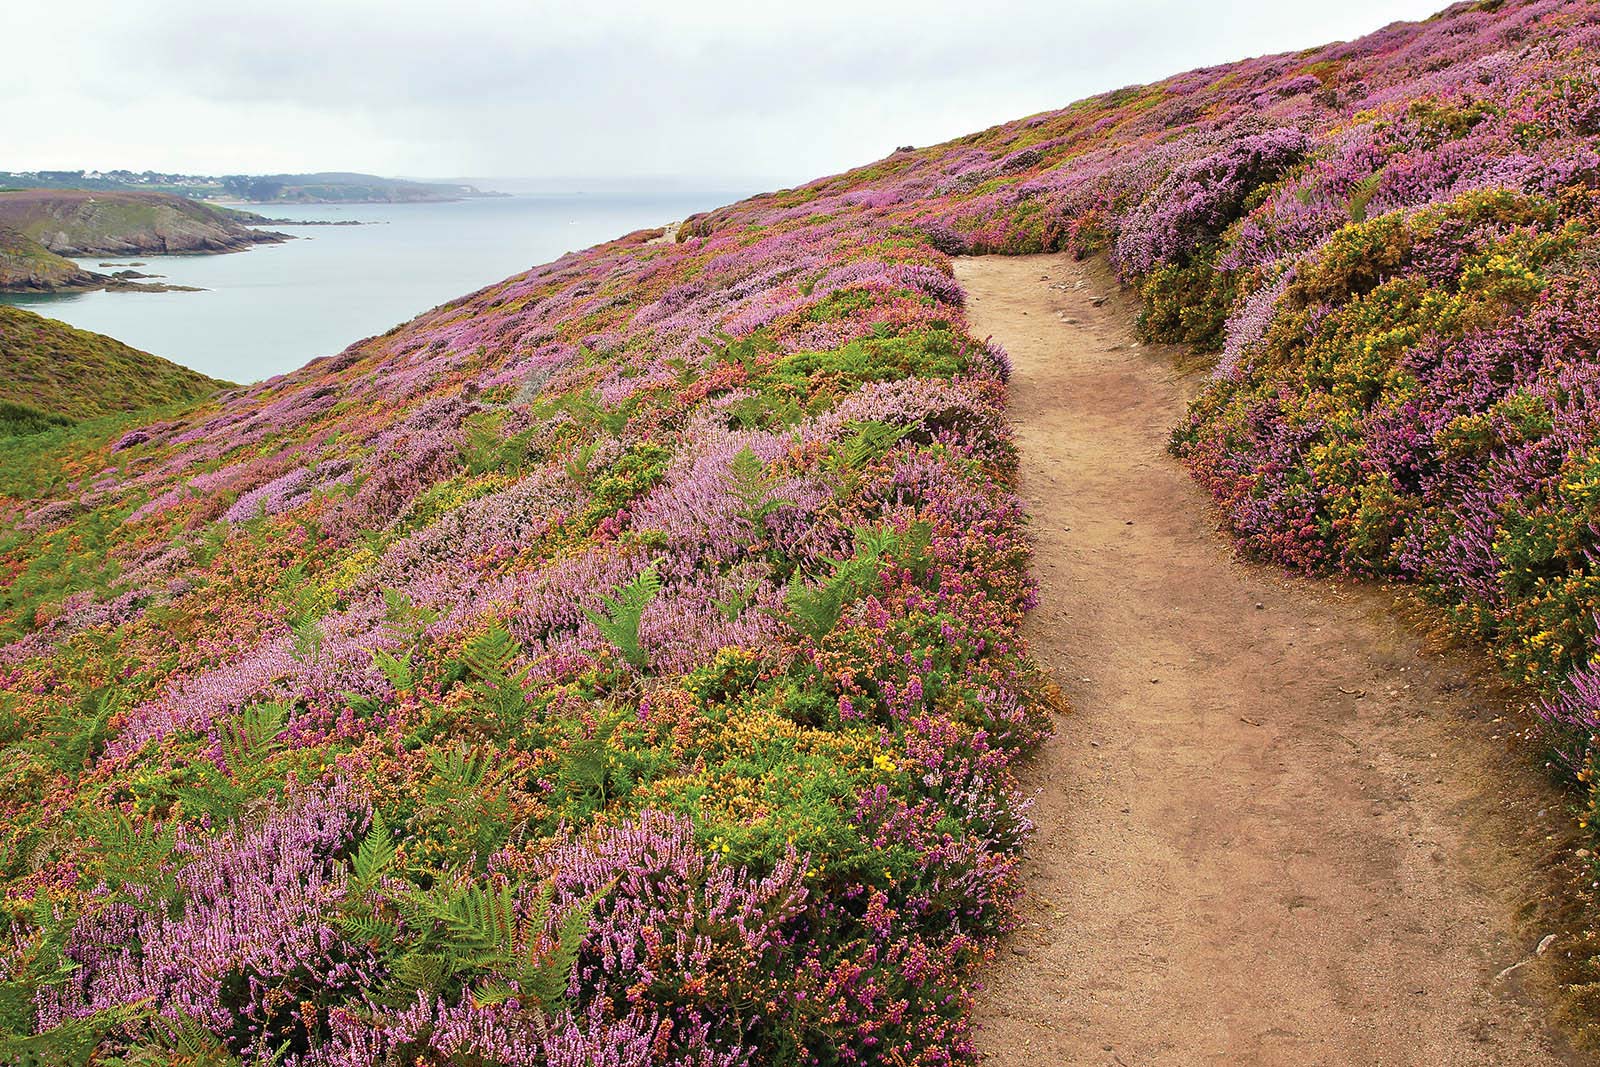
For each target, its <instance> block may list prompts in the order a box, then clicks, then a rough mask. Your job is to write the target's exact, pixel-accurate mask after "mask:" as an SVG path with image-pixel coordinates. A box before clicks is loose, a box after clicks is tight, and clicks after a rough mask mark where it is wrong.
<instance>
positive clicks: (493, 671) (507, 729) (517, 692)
mask: <svg viewBox="0 0 1600 1067" xmlns="http://www.w3.org/2000/svg"><path fill="white" fill-rule="evenodd" d="M521 651H522V646H521V645H520V644H518V643H517V641H516V640H515V639H514V638H512V636H511V632H510V631H509V630H507V629H506V628H505V626H504V624H502V623H499V622H496V623H495V624H494V625H493V626H491V627H490V628H489V630H488V631H487V632H485V633H482V634H479V635H478V636H477V637H474V638H473V639H472V640H470V641H468V642H467V645H466V648H464V649H463V650H462V654H461V658H462V662H463V663H464V664H465V665H466V667H467V670H468V672H469V680H468V682H467V685H468V687H469V688H470V689H471V691H472V694H473V698H474V699H473V706H474V707H475V708H476V709H477V710H478V711H479V712H480V713H481V714H483V715H484V716H485V717H486V718H487V719H488V720H489V722H490V724H491V725H492V726H493V727H494V728H495V730H496V731H497V732H498V733H499V734H500V736H502V737H506V736H511V735H513V734H515V733H517V732H518V731H520V730H521V729H522V725H523V721H524V720H525V719H526V717H527V714H528V698H527V688H528V672H529V670H531V665H529V666H524V667H522V668H521V669H520V670H519V669H517V668H516V659H517V656H518V655H519V654H520V653H521Z"/></svg>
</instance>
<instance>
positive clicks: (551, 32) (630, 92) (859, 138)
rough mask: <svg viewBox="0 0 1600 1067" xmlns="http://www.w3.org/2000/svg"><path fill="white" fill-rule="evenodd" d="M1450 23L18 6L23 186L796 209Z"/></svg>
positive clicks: (746, 3)
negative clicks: (999, 136) (466, 181)
mask: <svg viewBox="0 0 1600 1067" xmlns="http://www.w3.org/2000/svg"><path fill="white" fill-rule="evenodd" d="M1444 3H1445V0H1341V2H1339V3H1302V2H1299V0H1213V2H1210V3H1192V2H1187V0H1076V2H1066V3H1051V2H1046V0H968V2H962V3H954V2H945V0H915V2H903V0H893V2H888V3H876V2H873V0H792V2H787V3H783V4H773V5H768V4H765V3H762V2H761V0H714V2H707V3H694V2H685V0H678V2H659V0H658V2H654V3H639V4H635V3H625V2H609V0H586V2H581V3H580V2H572V3H561V4H547V3H538V2H515V0H446V2H444V3H440V2H438V0H429V2H418V0H275V2H274V3H272V4H247V5H235V4H221V3H216V2H215V0H206V2H204V3H191V2H189V0H73V2H72V3H70V4H69V5H67V7H66V8H62V7H59V6H58V5H56V4H51V3H43V2H39V0H0V40H3V41H6V42H8V44H9V47H7V48H6V61H5V63H4V64H0V100H3V101H4V103H5V130H4V133H3V134H0V170H23V169H42V168H59V169H77V168H80V167H81V168H112V167H130V168H133V169H145V168H151V169H156V170H174V171H188V172H197V173H237V172H251V173H266V172H277V171H308V170H362V171H371V172H375V173H380V174H389V175H412V176H428V177H448V176H461V175H525V176H533V177H540V176H550V177H568V176H577V177H591V176H608V177H676V178H682V179H687V180H688V181H690V182H691V183H703V182H706V181H708V180H710V181H712V182H715V181H717V180H726V181H731V182H734V183H735V184H740V185H745V184H749V183H750V181H751V180H752V179H754V180H755V181H756V182H757V183H758V184H769V185H783V184H792V183H796V182H799V181H803V180H805V179H808V178H811V177H815V176H817V175H820V174H824V173H830V172H833V171H837V170H840V169H843V168H845V167H847V166H851V165H854V164H857V163H863V162H868V161H871V160H873V159H876V158H878V157H880V156H883V155H885V154H886V153H888V152H889V151H891V150H892V149H893V148H894V147H895V146H896V145H900V144H917V145H922V144H929V143H933V142H935V141H940V140H944V139H947V138H950V137H954V136H958V135H960V134H963V133H968V132H971V131H974V130H978V129H981V128H983V127H985V126H990V125H993V124H995V123H997V122H1002V121H1005V120H1007V119H1012V118H1016V117H1019V116H1022V115H1026V114H1031V113H1033V112H1037V111H1044V110H1048V109H1051V108H1055V107H1060V106H1062V105H1064V104H1067V103H1070V102H1071V101H1073V100H1075V99H1078V98H1080V97H1083V96H1087V95H1090V94H1093V93H1097V92H1101V91H1103V90H1107V89H1114V88H1118V87H1120V86H1123V85H1128V84H1132V83H1137V82H1145V81H1152V80H1155V79H1157V78H1160V77H1163V76H1165V75H1168V74H1172V73H1176V72H1178V71H1181V70H1186V69H1188V68H1191V67H1195V66H1203V65H1208V64H1213V63H1220V62H1225V61H1228V60H1232V59H1239V58H1243V57H1245V56H1250V55H1257V54H1260V53H1264V52H1277V51H1285V50H1289V49H1298V48H1304V47H1309V46H1312V45H1317V44H1322V43H1325V42H1327V41H1330V40H1337V39H1348V38H1350V37H1355V36H1359V35H1361V34H1362V33H1365V32H1368V31H1370V30H1374V29H1377V28H1378V27H1380V26H1382V25H1385V24H1386V23H1389V22H1392V21H1395V20H1397V19H1416V18H1423V17H1426V16H1427V15H1429V14H1431V13H1432V12H1433V11H1435V10H1436V9H1437V8H1439V7H1442V6H1443V5H1444ZM241 8H251V9H253V10H241ZM584 8H588V9H590V10H588V11H583V10H582V9H584Z"/></svg>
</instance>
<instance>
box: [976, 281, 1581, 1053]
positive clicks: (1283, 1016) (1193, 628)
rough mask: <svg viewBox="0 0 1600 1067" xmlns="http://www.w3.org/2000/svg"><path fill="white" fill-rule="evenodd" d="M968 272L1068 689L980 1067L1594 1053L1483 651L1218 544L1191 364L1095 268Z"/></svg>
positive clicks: (992, 996) (1558, 840) (1534, 782)
mask: <svg viewBox="0 0 1600 1067" xmlns="http://www.w3.org/2000/svg"><path fill="white" fill-rule="evenodd" d="M957 273H958V275H959V276H960V278H961V281H962V283H963V284H964V285H965V286H966V289H967V291H968V294H969V299H970V305H969V317H970V319H971V321H972V323H973V330H974V332H975V333H977V334H978V335H979V336H983V335H985V334H991V335H993V336H994V337H995V339H996V340H998V341H1000V342H1001V343H1002V344H1004V345H1005V346H1006V348H1007V349H1008V350H1009V351H1010V353H1011V356H1012V358H1013V360H1014V362H1015V365H1016V373H1015V376H1014V378H1013V382H1012V410H1013V418H1014V420H1015V422H1016V427H1017V435H1018V445H1019V447H1020V450H1021V457H1022V476H1023V480H1022V489H1023V494H1024V496H1025V498H1026V500H1027V504H1028V507H1029V508H1030V510H1031V512H1032V515H1033V521H1034V527H1035V533H1036V536H1037V549H1038V557H1037V561H1036V570H1037V574H1038V577H1039V580H1040V582H1041V585H1042V592H1041V604H1040V607H1039V609H1038V611H1036V612H1035V613H1034V615H1033V617H1032V620H1031V623H1030V625H1029V630H1028V637H1029V640H1030V643H1031V645H1032V647H1033V649H1034V651H1035V653H1036V654H1037V655H1038V657H1039V658H1040V659H1041V660H1042V661H1043V662H1045V663H1047V664H1049V665H1050V666H1051V667H1052V668H1053V669H1054V670H1055V672H1056V674H1057V677H1058V679H1059V681H1060V682H1061V684H1062V688H1063V689H1064V690H1065V691H1066V692H1067V694H1068V696H1069V698H1070V699H1071V701H1072V703H1073V705H1074V707H1075V709H1076V710H1075V712H1074V713H1073V714H1072V715H1070V716H1069V717H1066V718H1064V719H1062V720H1061V721H1060V722H1059V723H1058V727H1059V728H1058V730H1057V732H1056V735H1055V736H1054V738H1053V739H1052V740H1050V741H1049V742H1048V743H1047V744H1046V746H1045V747H1044V749H1043V750H1042V751H1041V752H1040V754H1039V755H1038V756H1037V757H1036V758H1035V760H1034V761H1033V762H1032V764H1031V765H1030V767H1029V769H1028V771H1027V774H1028V776H1029V777H1028V781H1027V785H1028V786H1029V788H1030V789H1032V790H1035V791H1036V801H1035V806H1034V808H1033V811H1032V814H1033V818H1034V820H1035V821H1036V823H1037V824H1038V833H1037V836H1036V837H1035V839H1034V841H1033V843H1032V845H1031V846H1030V849H1029V858H1028V861H1027V863H1026V865H1025V870H1026V873H1027V886H1028V894H1029V895H1028V901H1027V903H1026V904H1025V905H1024V908H1023V915H1022V927H1021V929H1020V930H1019V931H1018V932H1017V933H1016V934H1014V935H1013V936H1011V937H1010V938H1009V939H1008V940H1007V942H1006V943H1005V944H1004V945H1003V947H1002V949H1001V953H1000V959H999V961H998V962H997V964H996V966H995V967H994V968H993V969H992V971H991V974H990V976H989V979H988V981H987V983H986V984H987V986H988V989H987V991H986V992H985V993H984V994H983V995H982V997H981V998H980V1006H979V1012H978V1022H979V1025H980V1034H979V1043H980V1046H981V1048H982V1049H983V1050H984V1054H985V1056H986V1057H987V1059H988V1060H989V1062H991V1063H996V1064H1021V1065H1031V1064H1052V1065H1056V1064H1060V1065H1068V1064H1086V1065H1100V1064H1106V1065H1121V1067H1158V1065H1181V1067H1189V1065H1208V1064H1229V1065H1257V1064H1261V1065H1278V1064H1282V1065H1295V1067H1310V1065H1360V1067H1368V1065H1371V1067H1378V1065H1383V1067H1390V1065H1401V1064H1407V1065H1416V1067H1451V1065H1457V1064H1473V1065H1495V1067H1520V1065H1543V1064H1585V1063H1591V1062H1594V1061H1593V1060H1591V1059H1589V1058H1587V1057H1584V1056H1580V1055H1579V1054H1577V1053H1575V1052H1573V1051H1572V1050H1571V1049H1569V1048H1568V1047H1567V1042H1566V1041H1565V1039H1564V1037H1563V1036H1562V1034H1561V1033H1560V1032H1559V1031H1557V1030H1556V1029H1554V1028H1553V1027H1551V1026H1550V1025H1549V1024H1548V1022H1547V1019H1548V1016H1549V1002H1548V1000H1547V998H1546V996H1545V993H1544V989H1545V986H1546V985H1547V984H1548V975H1549V973H1550V969H1551V967H1552V964H1553V961H1555V960H1557V959H1559V958H1560V956H1561V954H1562V952H1563V944H1564V941H1565V939H1566V935H1565V934H1562V933H1560V932H1556V928H1555V927H1550V928H1548V929H1547V928H1546V926H1545V925H1544V920H1542V919H1541V918H1540V917H1539V914H1538V910H1537V909H1536V908H1532V907H1530V906H1529V903H1528V902H1529V901H1532V900H1536V899H1537V898H1538V897H1539V894H1540V893H1541V892H1542V891H1543V887H1546V886H1548V884H1549V883H1550V881H1551V879H1552V877H1553V876H1554V875H1553V874H1552V868H1553V867H1555V866H1558V865H1559V864H1560V863H1562V862H1565V861H1563V860H1561V859H1560V857H1562V856H1565V855H1566V854H1567V850H1568V848H1569V840H1568V836H1569V835H1570V833H1571V830H1570V824H1571V820H1570V818H1569V817H1568V813H1567V809H1566V804H1567V803H1568V802H1567V801H1566V800H1565V799H1564V798H1563V797H1562V796H1560V795H1559V794H1558V793H1557V792H1555V791H1554V790H1553V789H1552V788H1551V787H1550V786H1549V785H1548V784H1547V783H1546V782H1545V781H1544V780H1543V778H1542V776H1541V775H1540V773H1539V772H1538V770H1537V769H1536V768H1535V766H1534V765H1533V763H1532V757H1531V756H1530V755H1529V753H1528V748H1527V746H1526V745H1525V744H1524V743H1522V742H1521V741H1520V740H1518V739H1517V738H1516V737H1515V736H1514V735H1515V733H1516V732H1517V723H1516V720H1515V716H1514V715H1513V714H1512V712H1510V711H1509V710H1508V709H1507V708H1506V705H1505V699H1506V698H1505V696H1504V692H1503V691H1502V690H1498V689H1497V687H1496V685H1495V684H1494V682H1493V680H1492V679H1491V678H1490V677H1489V676H1488V675H1487V674H1486V672H1485V670H1484V668H1483V666H1482V664H1481V662H1480V661H1479V659H1478V658H1477V657H1475V656H1472V655H1468V654H1465V653H1462V652H1459V651H1456V652H1445V653H1441V652H1439V651H1438V650H1437V649H1435V648H1432V647H1424V641H1423V639H1422V638H1421V637H1419V636H1418V631H1417V629H1416V628H1415V627H1414V626H1413V625H1410V624H1408V623H1407V622H1406V621H1404V620H1403V619H1401V618H1400V617H1399V616H1398V615H1397V614H1396V612H1395V610H1394V603H1395V602H1394V599H1393V598H1392V597H1391V596H1389V595H1387V594H1385V593H1384V592H1383V591H1381V590H1375V589H1369V588H1363V587H1358V586H1344V587H1340V586H1336V585H1334V584H1331V583H1326V582H1311V581H1302V580H1298V579H1292V578H1289V577H1286V576H1284V575H1282V574H1281V573H1279V572H1277V571H1275V570H1273V569H1270V568H1264V567H1258V566H1254V565H1249V564H1244V563H1241V562H1239V561H1237V560H1236V559H1235V557H1234V555H1233V553H1232V551H1231V550H1230V548H1229V546H1228V544H1227V542H1226V541H1225V539H1224V538H1223V537H1222V536H1221V535H1220V534H1218V533H1217V532H1216V528H1215V520H1214V517H1213V516H1212V515H1211V513H1210V512H1209V511H1208V509H1207V501H1206V499H1205V497H1204V494H1203V493H1202V492H1201V491H1200V490H1199V489H1198V488H1197V487H1196V486H1195V485H1194V484H1193V483H1192V482H1191V480H1190V479H1189V477H1188V475H1187V474H1186V473H1185V472H1184V471H1183V470H1182V468H1181V467H1180V466H1179V465H1178V464H1177V462H1176V461H1175V460H1173V459H1172V458H1171V457H1170V456H1168V455H1167V453H1166V450H1165V445H1166V440H1167V434H1168V431H1169V430H1170V429H1171V428H1172V427H1173V426H1174V425H1176V424H1177V422H1178V421H1179V418H1180V417H1181V415H1182V412H1183V407H1184V402H1185V398H1186V397H1187V396H1188V395H1189V394H1190V393H1192V391H1193V390H1194V389H1195V388H1196V387H1197V379H1196V378H1195V377H1194V376H1193V375H1186V374H1184V373H1182V372H1180V371H1179V370H1177V369H1176V367H1177V366H1178V363H1179V361H1178V359H1177V356H1178V353H1176V352H1175V351H1173V350H1170V349H1163V348H1161V347H1158V346H1142V347H1141V346H1139V345H1138V344H1137V343H1136V342H1135V338H1134V334H1133V329H1132V321H1133V320H1132V311H1133V308H1132V306H1131V302H1130V298H1129V297H1128V296H1127V295H1125V294H1122V293H1119V292H1118V291H1117V290H1116V287H1115V285H1114V284H1113V282H1112V281H1111V279H1110V278H1109V277H1108V276H1107V275H1106V274H1105V273H1104V270H1103V268H1100V267H1097V266H1091V265H1086V264H1080V263H1075V262H1073V261H1072V260H1070V259H1068V258H1066V257H1055V256H1051V257H1001V256H993V257H984V258H970V259H962V260H959V261H958V262H957ZM1551 932H1555V933H1556V936H1555V938H1554V939H1553V940H1551V941H1549V942H1548V943H1546V944H1545V951H1544V953H1543V954H1542V955H1541V954H1538V952H1537V950H1538V947H1539V946H1540V944H1541V942H1544V941H1545V940H1546V938H1545V935H1546V934H1547V933H1551ZM1523 961H1527V962H1523ZM1518 964H1521V965H1520V966H1518ZM1507 968H1512V969H1511V970H1510V971H1509V973H1502V972H1505V971H1506V969H1507Z"/></svg>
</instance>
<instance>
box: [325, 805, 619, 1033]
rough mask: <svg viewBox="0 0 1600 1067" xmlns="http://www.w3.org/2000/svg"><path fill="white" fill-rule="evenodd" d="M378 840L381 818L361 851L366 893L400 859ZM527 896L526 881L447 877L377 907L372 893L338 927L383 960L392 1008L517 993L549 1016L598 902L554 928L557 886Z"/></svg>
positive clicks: (493, 1000) (487, 1000)
mask: <svg viewBox="0 0 1600 1067" xmlns="http://www.w3.org/2000/svg"><path fill="white" fill-rule="evenodd" d="M374 835H382V836H383V838H384V840H385V841H386V840H387V828H386V827H385V826H384V825H383V824H382V823H381V822H377V821H375V822H374V826H373V829H372V831H371V832H369V833H368V836H367V841H364V842H363V844H362V848H361V851H359V852H358V853H357V856H356V861H355V863H356V865H357V866H356V870H357V881H358V884H360V885H362V886H363V888H364V889H370V888H372V887H374V886H375V885H376V884H377V880H378V877H379V876H381V875H382V874H383V873H384V872H385V871H386V869H387V867H388V865H389V864H391V863H392V861H393V853H392V847H391V846H388V845H382V846H372V847H371V848H369V845H370V844H371V842H373V840H374ZM384 848H390V849H391V851H389V852H388V853H387V859H385V858H384V856H383V855H379V852H381V851H382V849H384ZM363 854H366V856H367V858H366V859H365V860H363V858H362V857H363ZM363 869H364V870H365V871H366V872H367V873H366V877H365V878H363V877H362V875H361V873H360V872H361V870H363ZM522 890H523V887H522V885H521V883H518V882H511V881H504V880H500V879H489V880H486V881H476V880H469V879H465V878H461V877H459V876H458V877H447V878H441V879H439V880H437V881H434V882H433V884H432V885H430V886H429V887H428V888H426V889H418V888H408V889H405V890H403V891H401V892H400V893H398V894H397V895H395V896H394V897H392V898H389V899H386V900H381V901H380V902H379V903H378V904H377V905H376V906H374V904H373V903H372V902H371V901H370V896H371V894H361V895H358V897H357V899H356V901H355V902H354V903H353V904H352V906H351V908H350V910H349V912H348V913H347V914H346V915H345V916H343V917H342V919H341V925H342V926H343V927H344V929H345V931H346V932H347V933H349V934H350V935H351V936H353V937H355V938H357V939H359V940H362V941H365V942H366V943H368V944H369V945H371V946H372V947H373V948H374V949H375V950H377V951H378V952H379V953H380V954H381V955H382V956H383V957H384V962H385V964H386V965H387V970H388V972H389V975H390V979H389V983H388V985H387V987H386V988H385V989H384V990H382V991H380V994H379V996H380V999H383V1000H385V1001H387V1002H388V1003H390V1004H392V1005H396V1006H399V1005H405V1004H411V1003H415V1002H416V1000H417V997H418V996H419V995H423V996H426V997H427V998H428V999H430V1000H431V999H432V998H434V997H439V996H443V997H445V998H446V999H448V1000H452V1001H453V1000H455V999H457V998H459V997H460V996H462V995H463V994H470V995H471V996H472V998H473V999H474V1000H475V1001H476V1002H477V1003H480V1004H497V1003H503V1002H504V1001H506V1000H509V999H511V998H512V997H516V998H517V999H518V1000H520V1001H521V1002H522V1003H523V1005H524V1007H525V1008H533V1009H537V1010H539V1011H542V1012H545V1013H549V1012H553V1011H555V1010H557V1009H559V1008H560V1007H561V1006H562V1004H563V1003H564V999H565V994H566V987H567V982H568V980H569V978H570V976H571V973H572V968H573V965H574V964H575V963H576V962H577V958H578V950H579V948H580V947H581V946H582V944H583V938H584V935H585V934H586V933H587V931H588V924H589V919H590V916H592V915H593V912H594V905H595V901H594V900H591V901H589V902H587V903H586V904H585V905H584V906H582V907H578V908H574V909H572V910H571V911H569V912H568V913H567V914H565V915H563V916H561V918H560V920H559V921H557V922H555V923H554V924H552V923H551V916H550V904H551V900H552V898H553V896H554V891H555V887H554V884H553V883H548V882H547V883H545V884H544V885H543V886H541V887H540V889H539V891H538V892H537V893H532V894H529V893H525V892H523V891H522ZM552 926H553V929H552Z"/></svg>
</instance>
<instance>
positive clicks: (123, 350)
mask: <svg viewBox="0 0 1600 1067" xmlns="http://www.w3.org/2000/svg"><path fill="white" fill-rule="evenodd" d="M0 362H3V364H4V366H5V376H4V378H3V379H0V405H6V406H9V407H11V408H16V407H21V406H25V407H29V408H33V409H35V410H37V411H41V412H44V413H46V414H48V415H53V416H58V417H60V418H63V419H67V420H70V421H74V422H75V421H79V420H82V419H90V418H96V417H98V416H101V415H107V414H111V413H113V412H132V411H138V410H141V409H143V408H150V407H156V406H162V405H168V404H173V403H176V402H179V401H185V400H189V401H192V400H198V399H200V398H202V397H206V396H210V395H211V394H213V393H215V392H216V391H217V390H218V389H220V388H223V387H225V386H226V385H228V383H227V382H219V381H217V380H216V379H214V378H208V377H206V376H205V375H203V374H200V373H199V372H198V371H192V370H190V369H189V368H187V367H182V366H179V365H178V364H176V363H173V362H170V361H169V360H165V359H162V358H161V357H159V356H152V355H151V354H150V353H148V352H141V351H140V350H138V349H137V348H130V347H128V346H127V345H125V344H123V343H122V342H120V341H117V340H115V339H113V338H110V337H106V336H103V335H102V334H97V333H90V332H88V331H87V330H79V329H76V328H74V327H72V326H68V325H67V324H66V323H64V322H57V321H56V320H55V319H47V318H45V317H44V316H42V315H36V314H34V313H33V312H31V311H25V310H23V309H22V308H15V307H6V306H5V305H0Z"/></svg>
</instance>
